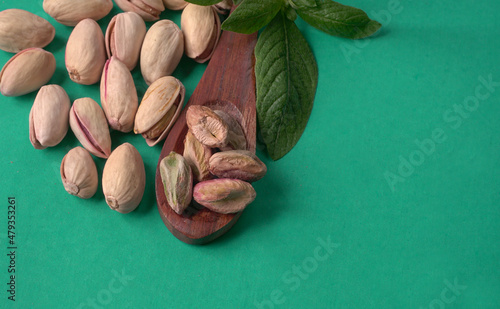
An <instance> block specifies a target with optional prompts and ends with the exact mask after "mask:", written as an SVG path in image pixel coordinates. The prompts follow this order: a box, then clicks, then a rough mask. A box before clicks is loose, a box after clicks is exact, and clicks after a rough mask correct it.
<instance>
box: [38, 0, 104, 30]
mask: <svg viewBox="0 0 500 309" xmlns="http://www.w3.org/2000/svg"><path fill="white" fill-rule="evenodd" d="M112 8H113V2H112V1H111V0H43V10H44V11H45V12H46V13H47V14H49V15H50V16H52V18H54V19H55V20H56V21H57V22H59V23H61V24H63V25H66V26H75V25H76V24H78V23H79V22H80V21H81V20H84V19H85V18H90V19H93V20H99V19H101V18H103V17H104V16H106V15H108V14H109V12H111V9H112Z"/></svg>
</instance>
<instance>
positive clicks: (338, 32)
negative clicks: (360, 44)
mask: <svg viewBox="0 0 500 309" xmlns="http://www.w3.org/2000/svg"><path fill="white" fill-rule="evenodd" d="M293 1H297V0H293ZM300 1H303V0H300ZM314 1H316V7H311V6H300V7H298V9H297V13H298V14H299V16H300V17H302V19H303V20H305V21H306V22H307V23H309V24H310V25H311V26H313V27H315V28H318V29H319V30H321V31H324V32H326V33H328V34H331V35H335V36H340V37H344V38H349V39H362V38H365V37H368V36H370V35H372V34H374V33H375V32H377V30H378V29H380V27H381V26H382V25H381V24H380V23H379V22H377V21H375V20H371V19H370V18H369V17H368V15H366V13H365V12H364V11H362V10H360V9H357V8H353V7H351V6H347V5H343V4H340V3H337V2H334V1H330V0H314Z"/></svg>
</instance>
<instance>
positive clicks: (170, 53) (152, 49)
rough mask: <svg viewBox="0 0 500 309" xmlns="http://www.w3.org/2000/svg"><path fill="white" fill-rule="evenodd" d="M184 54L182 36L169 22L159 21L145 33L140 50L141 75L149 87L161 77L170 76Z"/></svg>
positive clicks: (171, 22)
mask: <svg viewBox="0 0 500 309" xmlns="http://www.w3.org/2000/svg"><path fill="white" fill-rule="evenodd" d="M183 53H184V35H183V34H182V31H181V29H179V27H178V26H177V25H176V24H175V23H174V22H173V21H171V20H166V19H164V20H160V21H157V22H156V23H154V24H153V26H151V28H150V29H149V30H148V32H147V33H146V37H145V38H144V42H143V44H142V49H141V73H142V76H143V77H144V80H145V81H146V84H148V85H151V84H152V83H153V82H154V81H156V80H157V79H159V78H160V77H163V76H168V75H171V74H172V73H173V72H174V70H175V68H177V65H178V64H179V62H180V61H181V58H182V55H183Z"/></svg>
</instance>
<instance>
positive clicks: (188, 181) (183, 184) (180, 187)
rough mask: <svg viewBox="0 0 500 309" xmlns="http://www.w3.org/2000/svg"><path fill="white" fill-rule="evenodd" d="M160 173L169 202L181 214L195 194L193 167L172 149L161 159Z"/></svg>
mask: <svg viewBox="0 0 500 309" xmlns="http://www.w3.org/2000/svg"><path fill="white" fill-rule="evenodd" d="M160 175H161V181H162V183H163V189H164V191H165V197H166V198H167V202H168V204H169V205H170V207H171V208H172V209H173V210H174V211H175V212H176V213H177V214H179V215H181V214H182V213H183V212H184V210H185V209H186V208H187V207H188V206H189V204H190V203H191V198H192V196H193V174H192V172H191V167H190V166H189V164H188V163H187V162H186V160H185V159H184V157H183V156H181V155H180V154H178V153H175V152H173V151H172V152H170V153H169V154H168V155H167V156H166V157H165V158H163V159H162V160H161V162H160Z"/></svg>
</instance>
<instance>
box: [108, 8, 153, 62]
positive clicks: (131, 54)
mask: <svg viewBox="0 0 500 309" xmlns="http://www.w3.org/2000/svg"><path fill="white" fill-rule="evenodd" d="M145 35H146V24H145V23H144V20H143V19H142V18H141V17H140V16H139V15H138V14H137V13H134V12H126V13H120V14H118V15H116V16H115V17H113V19H111V21H110V22H109V25H108V28H107V29H106V36H105V38H104V40H105V43H106V53H107V55H108V58H111V56H115V57H116V58H118V59H119V60H120V61H121V62H123V63H124V64H125V65H126V66H127V68H128V69H129V70H130V71H132V70H133V69H134V68H135V66H136V65H137V62H138V61H139V54H140V52H141V47H142V42H143V41H144V36H145Z"/></svg>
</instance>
